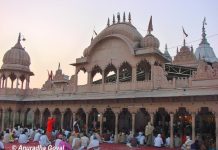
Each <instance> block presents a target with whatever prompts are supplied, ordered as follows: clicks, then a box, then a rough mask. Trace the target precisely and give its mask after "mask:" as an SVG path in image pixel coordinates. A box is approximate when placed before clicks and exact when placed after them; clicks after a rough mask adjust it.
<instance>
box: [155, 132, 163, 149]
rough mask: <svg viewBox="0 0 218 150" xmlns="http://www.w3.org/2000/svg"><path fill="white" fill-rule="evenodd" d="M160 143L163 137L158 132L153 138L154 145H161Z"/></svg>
mask: <svg viewBox="0 0 218 150" xmlns="http://www.w3.org/2000/svg"><path fill="white" fill-rule="evenodd" d="M162 145H163V139H162V138H161V135H160V134H158V135H157V137H156V138H155V139H154V146H155V147H161V146H162Z"/></svg>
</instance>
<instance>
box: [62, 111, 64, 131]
mask: <svg viewBox="0 0 218 150" xmlns="http://www.w3.org/2000/svg"><path fill="white" fill-rule="evenodd" d="M63 127H64V112H61V129H63Z"/></svg>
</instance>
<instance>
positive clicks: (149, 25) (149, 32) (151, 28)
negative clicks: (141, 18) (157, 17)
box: [148, 16, 153, 34]
mask: <svg viewBox="0 0 218 150" xmlns="http://www.w3.org/2000/svg"><path fill="white" fill-rule="evenodd" d="M151 31H153V24H152V16H151V18H150V21H149V24H148V34H151Z"/></svg>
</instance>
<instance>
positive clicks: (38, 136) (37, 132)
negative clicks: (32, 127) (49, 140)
mask: <svg viewBox="0 0 218 150" xmlns="http://www.w3.org/2000/svg"><path fill="white" fill-rule="evenodd" d="M40 136H41V133H40V130H37V131H36V134H35V135H34V138H33V142H36V141H37V142H38V141H39V138H40Z"/></svg>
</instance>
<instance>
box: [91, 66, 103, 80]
mask: <svg viewBox="0 0 218 150" xmlns="http://www.w3.org/2000/svg"><path fill="white" fill-rule="evenodd" d="M91 75H92V83H93V84H101V83H102V70H101V68H100V67H99V66H95V67H94V68H93V69H92V72H91Z"/></svg>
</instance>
